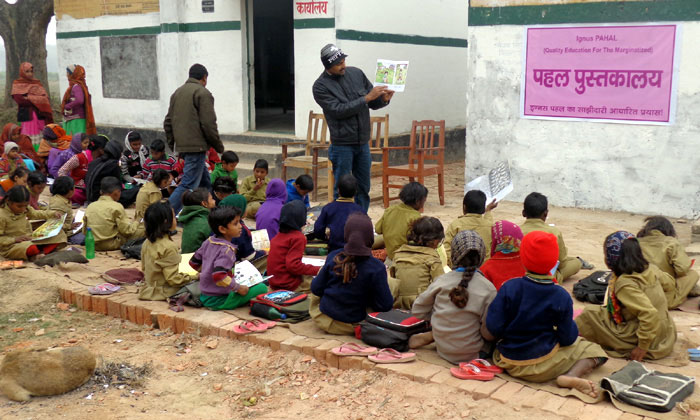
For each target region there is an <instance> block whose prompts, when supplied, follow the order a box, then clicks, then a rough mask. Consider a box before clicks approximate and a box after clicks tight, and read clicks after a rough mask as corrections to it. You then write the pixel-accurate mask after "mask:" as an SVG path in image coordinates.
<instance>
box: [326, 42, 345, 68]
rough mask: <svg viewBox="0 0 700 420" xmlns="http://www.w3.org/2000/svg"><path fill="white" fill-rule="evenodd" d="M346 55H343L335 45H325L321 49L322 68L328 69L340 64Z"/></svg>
mask: <svg viewBox="0 0 700 420" xmlns="http://www.w3.org/2000/svg"><path fill="white" fill-rule="evenodd" d="M347 56H348V55H347V54H345V53H344V52H343V51H342V50H341V49H340V48H338V47H336V46H335V44H327V45H326V46H325V47H323V48H321V62H322V63H323V67H325V68H327V69H329V68H331V67H333V66H335V65H336V64H338V63H339V62H340V60H342V59H344V58H345V57H347Z"/></svg>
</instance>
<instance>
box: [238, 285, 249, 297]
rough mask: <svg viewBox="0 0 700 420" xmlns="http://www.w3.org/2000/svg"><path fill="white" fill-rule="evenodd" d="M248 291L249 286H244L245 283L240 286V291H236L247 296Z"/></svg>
mask: <svg viewBox="0 0 700 420" xmlns="http://www.w3.org/2000/svg"><path fill="white" fill-rule="evenodd" d="M248 291H249V289H248V286H244V285H242V284H241V285H240V286H239V287H238V291H236V293H238V294H239V295H241V296H245V295H247V294H248Z"/></svg>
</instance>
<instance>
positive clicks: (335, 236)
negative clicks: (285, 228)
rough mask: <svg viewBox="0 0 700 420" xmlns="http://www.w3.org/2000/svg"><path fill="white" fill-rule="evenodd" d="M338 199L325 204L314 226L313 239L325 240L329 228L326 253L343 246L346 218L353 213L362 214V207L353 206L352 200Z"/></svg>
mask: <svg viewBox="0 0 700 420" xmlns="http://www.w3.org/2000/svg"><path fill="white" fill-rule="evenodd" d="M341 200H346V199H343V198H341V199H339V200H336V201H334V202H332V203H329V204H326V205H325V206H323V209H322V210H321V215H320V216H318V220H316V223H315V224H314V237H315V238H316V239H322V240H324V241H325V240H326V228H330V231H331V234H330V237H329V238H328V251H329V252H331V251H335V250H336V249H340V248H342V247H344V246H345V222H346V221H347V220H348V216H350V215H351V214H353V213H357V212H361V213H364V210H362V207H360V206H358V205H357V204H355V202H354V201H352V199H347V201H341Z"/></svg>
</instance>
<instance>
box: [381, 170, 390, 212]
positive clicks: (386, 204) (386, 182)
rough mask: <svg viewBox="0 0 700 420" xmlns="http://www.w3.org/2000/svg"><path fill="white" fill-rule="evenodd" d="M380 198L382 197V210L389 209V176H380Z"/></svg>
mask: <svg viewBox="0 0 700 420" xmlns="http://www.w3.org/2000/svg"><path fill="white" fill-rule="evenodd" d="M382 196H383V197H384V208H387V207H389V176H388V175H382Z"/></svg>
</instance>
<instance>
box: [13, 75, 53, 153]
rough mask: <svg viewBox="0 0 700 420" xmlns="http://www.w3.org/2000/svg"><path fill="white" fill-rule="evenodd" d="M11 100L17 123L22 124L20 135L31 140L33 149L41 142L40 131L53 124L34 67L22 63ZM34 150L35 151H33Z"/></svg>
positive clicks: (47, 96) (45, 96)
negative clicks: (14, 104) (15, 110)
mask: <svg viewBox="0 0 700 420" xmlns="http://www.w3.org/2000/svg"><path fill="white" fill-rule="evenodd" d="M11 95H12V99H14V100H15V102H17V121H19V122H20V124H22V131H21V133H22V134H24V135H26V136H28V137H29V138H30V139H31V143H32V145H33V146H34V147H35V148H38V147H39V142H40V141H41V130H43V129H44V125H45V124H50V123H52V122H53V111H52V110H51V102H50V98H49V95H48V93H46V89H44V86H42V85H41V82H40V81H39V80H37V79H35V78H34V66H32V64H31V63H26V62H25V63H22V64H20V66H19V79H16V80H15V81H14V82H12V93H11ZM35 150H36V149H35Z"/></svg>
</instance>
